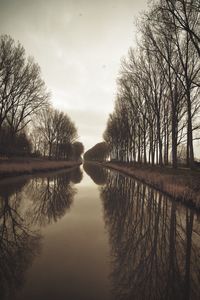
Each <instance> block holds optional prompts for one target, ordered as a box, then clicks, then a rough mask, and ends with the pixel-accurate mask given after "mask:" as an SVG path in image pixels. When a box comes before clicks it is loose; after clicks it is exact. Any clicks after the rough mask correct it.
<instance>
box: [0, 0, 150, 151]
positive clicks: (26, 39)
mask: <svg viewBox="0 0 200 300" xmlns="http://www.w3.org/2000/svg"><path fill="white" fill-rule="evenodd" d="M146 7H147V0H98V1H97V0H0V34H10V35H11V36H12V37H13V38H14V39H15V40H19V41H20V42H21V43H22V44H23V46H24V47H25V49H26V53H27V55H32V56H34V58H35V61H36V62H38V63H39V65H40V66H41V70H42V75H43V78H44V80H45V82H46V84H47V87H48V88H49V90H50V91H51V93H52V102H53V105H54V107H56V108H58V109H61V110H63V111H65V112H67V113H68V114H69V115H70V116H71V119H72V120H73V121H74V122H75V123H76V126H77V127H78V133H79V137H80V138H79V140H80V141H81V142H83V144H84V146H85V149H86V150H87V149H88V148H90V147H92V146H94V144H96V143H98V142H100V141H101V140H102V133H103V131H104V130H105V127H106V120H107V118H108V114H109V113H111V112H112V110H113V103H114V100H115V93H116V77H117V74H118V70H119V67H120V60H121V58H122V56H124V55H126V54H127V51H128V48H129V47H130V46H133V45H134V40H135V31H136V29H135V27H134V18H135V17H137V16H139V13H140V12H142V10H143V9H146Z"/></svg>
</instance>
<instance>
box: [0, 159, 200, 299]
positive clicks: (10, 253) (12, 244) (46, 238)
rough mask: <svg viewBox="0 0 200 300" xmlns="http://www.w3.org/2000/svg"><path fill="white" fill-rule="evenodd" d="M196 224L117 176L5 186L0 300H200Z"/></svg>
mask: <svg viewBox="0 0 200 300" xmlns="http://www.w3.org/2000/svg"><path fill="white" fill-rule="evenodd" d="M199 282H200V217H199V215H198V214H197V213H196V212H195V211H193V210H191V209H189V208H186V207H185V206H182V205H181V204H178V203H177V202H175V201H171V200H169V199H168V198H167V197H166V196H164V195H162V194H161V193H158V192H156V191H155V190H153V189H151V188H149V187H147V186H146V185H144V184H141V183H140V182H137V181H135V180H133V179H131V178H128V177H126V176H124V175H120V174H119V173H118V172H112V171H108V170H106V169H103V168H101V167H99V166H95V165H92V164H85V165H84V169H83V170H80V169H74V170H73V171H71V172H69V171H67V172H63V171H62V172H56V173H51V174H48V175H47V174H46V175H45V174H43V175H42V176H39V175H38V176H36V177H23V178H17V179H12V180H11V179H10V180H8V181H7V182H4V183H3V182H2V183H1V184H0V299H9V300H23V299H30V300H32V299H41V300H42V299H50V300H51V299H73V300H86V299H87V300H107V299H108V300H118V299H119V300H120V299H121V300H128V299H152V300H153V299H200V285H199Z"/></svg>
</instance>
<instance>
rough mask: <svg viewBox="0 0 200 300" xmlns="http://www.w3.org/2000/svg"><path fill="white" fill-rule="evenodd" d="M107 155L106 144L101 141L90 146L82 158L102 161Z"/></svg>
mask: <svg viewBox="0 0 200 300" xmlns="http://www.w3.org/2000/svg"><path fill="white" fill-rule="evenodd" d="M108 156H109V148H108V144H106V143H105V142H101V143H98V144H96V145H95V146H94V147H92V148H90V149H89V150H88V151H86V152H85V154H84V156H83V158H84V160H86V161H92V160H94V161H103V160H106V159H107V158H108Z"/></svg>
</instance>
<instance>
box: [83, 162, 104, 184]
mask: <svg viewBox="0 0 200 300" xmlns="http://www.w3.org/2000/svg"><path fill="white" fill-rule="evenodd" d="M83 169H84V171H85V172H86V173H87V174H88V175H89V176H90V177H91V178H92V180H93V181H94V183H96V184H98V185H104V184H105V183H106V177H107V172H108V170H107V169H105V168H102V167H100V166H98V165H96V164H95V163H90V162H85V163H84V164H83Z"/></svg>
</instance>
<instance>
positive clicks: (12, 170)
mask: <svg viewBox="0 0 200 300" xmlns="http://www.w3.org/2000/svg"><path fill="white" fill-rule="evenodd" d="M80 164H81V162H77V161H48V160H24V161H23V160H19V161H9V160H8V161H4V162H1V163H0V179H2V178H5V177H11V176H17V175H25V174H33V173H36V172H48V171H54V170H59V169H68V168H73V167H74V166H78V165H80Z"/></svg>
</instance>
